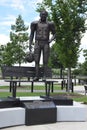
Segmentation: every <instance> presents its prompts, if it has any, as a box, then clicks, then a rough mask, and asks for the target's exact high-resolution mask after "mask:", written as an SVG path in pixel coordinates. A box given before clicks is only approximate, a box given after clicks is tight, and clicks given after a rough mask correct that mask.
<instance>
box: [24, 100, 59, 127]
mask: <svg viewBox="0 0 87 130" xmlns="http://www.w3.org/2000/svg"><path fill="white" fill-rule="evenodd" d="M23 104H24V107H25V108H26V113H25V125H36V124H46V123H55V122H56V121H57V119H56V118H57V117H56V116H57V108H56V106H55V104H54V103H53V102H51V101H33V102H24V103H23Z"/></svg>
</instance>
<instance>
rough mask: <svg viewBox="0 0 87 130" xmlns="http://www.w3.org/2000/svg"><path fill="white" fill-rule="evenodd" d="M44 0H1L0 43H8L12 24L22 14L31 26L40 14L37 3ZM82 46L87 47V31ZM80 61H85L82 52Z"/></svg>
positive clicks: (26, 22)
mask: <svg viewBox="0 0 87 130" xmlns="http://www.w3.org/2000/svg"><path fill="white" fill-rule="evenodd" d="M41 1H42V0H0V44H6V43H7V42H8V41H9V33H10V31H11V25H12V24H15V20H16V18H17V17H18V15H19V14H20V15H21V16H22V18H23V20H24V22H25V25H28V26H30V23H31V22H32V21H33V20H36V19H37V18H38V16H39V14H38V13H37V12H36V4H37V3H38V2H41ZM81 48H83V49H87V33H85V35H84V37H83V38H82V42H81ZM79 61H80V62H83V61H84V57H83V54H82V52H81V55H80V58H79Z"/></svg>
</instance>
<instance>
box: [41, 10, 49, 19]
mask: <svg viewBox="0 0 87 130" xmlns="http://www.w3.org/2000/svg"><path fill="white" fill-rule="evenodd" d="M47 16H48V12H47V11H46V10H42V11H41V12H40V18H41V20H42V21H46V18H47Z"/></svg>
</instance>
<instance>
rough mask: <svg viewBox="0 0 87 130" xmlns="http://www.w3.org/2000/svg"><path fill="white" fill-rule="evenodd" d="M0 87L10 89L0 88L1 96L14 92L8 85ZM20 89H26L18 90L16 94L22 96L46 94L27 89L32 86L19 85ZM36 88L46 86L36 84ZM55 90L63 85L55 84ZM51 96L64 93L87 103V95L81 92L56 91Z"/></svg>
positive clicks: (39, 88)
mask: <svg viewBox="0 0 87 130" xmlns="http://www.w3.org/2000/svg"><path fill="white" fill-rule="evenodd" d="M0 89H1V90H2V89H3V90H8V91H1V90H0V97H8V96H12V93H10V92H9V87H8V86H0ZM17 89H18V90H24V91H21V92H17V93H16V96H17V97H20V96H40V95H45V92H44V91H43V92H38V91H37V92H33V93H31V92H27V90H30V89H31V87H30V86H21V87H17ZM34 90H45V88H44V86H43V85H41V86H39V85H38V86H37V85H35V86H34ZM54 90H61V86H60V85H55V86H54ZM50 95H51V96H58V95H62V96H67V97H68V98H72V99H73V100H74V101H78V102H83V103H85V104H87V96H85V95H81V94H77V93H67V92H54V93H51V94H50Z"/></svg>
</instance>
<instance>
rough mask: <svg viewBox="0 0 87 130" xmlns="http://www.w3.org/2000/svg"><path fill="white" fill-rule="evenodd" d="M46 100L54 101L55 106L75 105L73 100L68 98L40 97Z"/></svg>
mask: <svg viewBox="0 0 87 130" xmlns="http://www.w3.org/2000/svg"><path fill="white" fill-rule="evenodd" d="M40 97H41V98H44V99H45V100H50V101H53V102H54V104H55V105H65V106H67V105H73V99H70V98H68V97H67V96H49V97H48V96H40Z"/></svg>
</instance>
